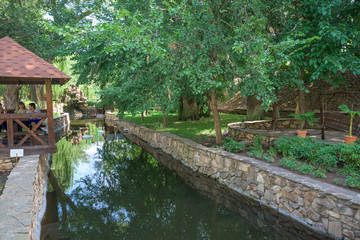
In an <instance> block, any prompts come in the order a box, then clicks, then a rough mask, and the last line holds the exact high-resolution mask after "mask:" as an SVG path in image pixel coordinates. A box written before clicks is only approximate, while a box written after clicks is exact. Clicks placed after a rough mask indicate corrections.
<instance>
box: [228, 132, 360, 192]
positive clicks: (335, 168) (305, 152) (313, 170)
mask: <svg viewBox="0 0 360 240" xmlns="http://www.w3.org/2000/svg"><path fill="white" fill-rule="evenodd" d="M262 139H263V137H262V136H261V135H259V136H257V137H256V138H255V139H254V143H253V145H252V146H251V147H249V148H248V149H241V150H242V151H247V155H248V156H250V157H255V158H257V159H260V160H264V161H267V162H270V163H273V162H275V160H278V163H279V166H281V167H285V168H288V169H290V170H293V171H299V172H301V173H302V174H307V175H311V176H313V177H316V178H326V177H327V173H335V174H337V175H338V178H334V179H333V181H334V182H333V183H335V184H342V185H344V186H348V187H353V188H357V189H360V144H358V143H355V144H345V143H340V144H333V143H325V142H322V141H319V140H317V139H314V138H310V137H307V138H300V137H280V138H279V139H278V140H276V141H275V142H274V147H270V148H268V149H267V150H265V149H264V147H263V143H262ZM236 144H239V142H236V141H235V140H233V139H231V138H227V140H226V141H225V143H224V148H225V150H228V151H230V152H239V150H238V149H236V148H234V147H233V146H236Z"/></svg>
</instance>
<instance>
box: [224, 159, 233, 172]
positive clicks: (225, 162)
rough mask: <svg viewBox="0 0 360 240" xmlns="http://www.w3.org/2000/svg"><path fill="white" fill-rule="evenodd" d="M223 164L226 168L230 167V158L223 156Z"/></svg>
mask: <svg viewBox="0 0 360 240" xmlns="http://www.w3.org/2000/svg"><path fill="white" fill-rule="evenodd" d="M224 166H225V168H227V169H231V167H232V160H231V159H230V158H228V157H225V158H224Z"/></svg>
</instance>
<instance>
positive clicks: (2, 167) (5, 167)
mask: <svg viewBox="0 0 360 240" xmlns="http://www.w3.org/2000/svg"><path fill="white" fill-rule="evenodd" d="M11 169H13V164H12V163H11V162H9V163H3V164H1V165H0V170H11Z"/></svg>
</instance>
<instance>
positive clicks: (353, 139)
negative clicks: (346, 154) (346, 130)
mask: <svg viewBox="0 0 360 240" xmlns="http://www.w3.org/2000/svg"><path fill="white" fill-rule="evenodd" d="M356 139H357V137H355V136H351V137H350V136H345V143H346V144H349V143H354V142H355V141H356Z"/></svg>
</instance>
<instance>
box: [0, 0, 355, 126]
mask: <svg viewBox="0 0 360 240" xmlns="http://www.w3.org/2000/svg"><path fill="white" fill-rule="evenodd" d="M359 9H360V2H359V1H352V0H335V1H329V0H318V1H314V0H303V1H292V0H286V1H280V0H275V1H271V2H269V1H264V0H256V1H249V0H240V1H215V0H208V1H202V0H186V1H185V0H171V1H157V0H150V1H127V0H113V1H106V0H72V1H70V0H67V1H63V0H42V1H26V3H25V1H18V2H16V1H9V0H7V1H3V2H2V3H1V5H0V14H1V16H2V18H1V20H0V21H1V22H0V23H1V24H0V33H1V36H4V35H10V36H11V37H13V38H15V39H17V40H19V43H20V44H24V46H26V47H27V48H29V49H30V50H33V49H34V52H35V53H37V54H38V55H40V56H42V57H44V58H46V59H51V58H54V57H56V56H71V57H72V58H73V60H74V61H75V65H74V71H75V73H76V74H78V75H79V83H83V84H89V83H96V84H97V85H98V86H101V87H102V89H103V95H104V98H102V101H103V102H104V104H115V105H116V107H117V108H118V109H119V111H120V113H123V112H125V111H127V112H132V113H135V112H138V111H140V112H142V111H144V110H148V109H150V108H153V107H157V108H159V109H161V110H163V111H164V114H166V112H168V111H170V110H171V109H172V108H174V107H176V106H178V105H179V104H180V99H181V98H183V97H187V98H189V99H195V100H196V101H198V102H204V101H206V100H209V99H210V98H211V99H212V102H213V104H212V109H213V113H214V115H216V111H214V110H216V109H215V108H216V94H215V93H217V95H219V94H220V93H221V92H223V91H224V90H227V91H228V92H230V93H231V92H238V91H241V94H242V95H243V96H245V97H246V96H255V97H256V98H257V99H258V100H261V102H262V105H263V107H264V108H265V109H268V108H269V107H270V106H272V104H274V103H275V102H277V101H278V99H277V94H278V93H279V92H280V91H281V90H282V89H284V88H291V89H297V88H298V89H301V90H305V91H306V90H307V88H308V86H310V85H312V84H317V82H319V81H320V80H325V81H327V82H329V83H331V84H333V85H334V86H335V87H336V86H339V85H342V84H344V83H346V81H344V73H347V74H354V75H359V74H360V64H359V63H360V58H359V57H360V54H359V53H360V51H359V50H360V48H359V39H360V38H359V31H360V11H358V10H359ZM45 14H47V15H49V16H52V17H53V20H46V19H44V16H45ZM211 93H213V94H211ZM216 126H219V125H216Z"/></svg>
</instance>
